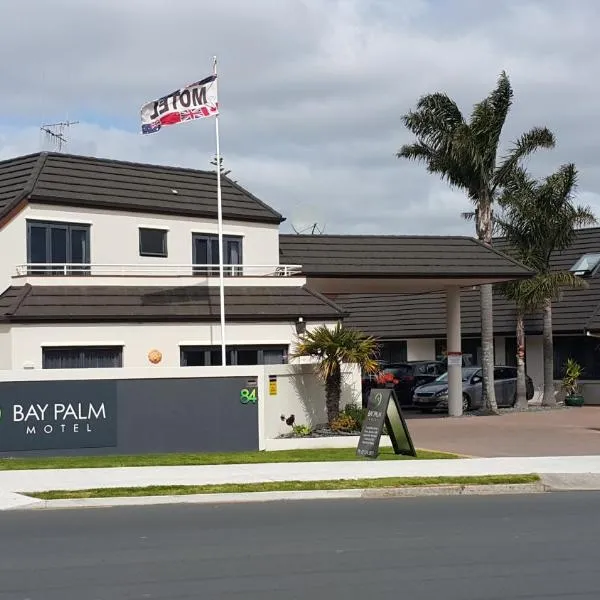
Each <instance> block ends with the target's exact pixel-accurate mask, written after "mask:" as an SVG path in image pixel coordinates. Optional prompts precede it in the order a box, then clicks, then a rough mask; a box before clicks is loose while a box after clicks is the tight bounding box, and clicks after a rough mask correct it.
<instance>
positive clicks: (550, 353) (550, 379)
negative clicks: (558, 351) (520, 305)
mask: <svg viewBox="0 0 600 600" xmlns="http://www.w3.org/2000/svg"><path fill="white" fill-rule="evenodd" d="M543 335H544V397H543V399H542V404H543V405H544V406H554V405H555V404H556V398H555V396H554V343H553V341H552V299H551V298H547V299H546V300H545V302H544V329H543Z"/></svg>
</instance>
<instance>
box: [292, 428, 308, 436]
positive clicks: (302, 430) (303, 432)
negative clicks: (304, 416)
mask: <svg viewBox="0 0 600 600" xmlns="http://www.w3.org/2000/svg"><path fill="white" fill-rule="evenodd" d="M292 431H293V432H294V433H295V434H296V435H302V436H304V435H309V434H310V431H311V430H310V427H309V426H308V425H294V426H293V427H292Z"/></svg>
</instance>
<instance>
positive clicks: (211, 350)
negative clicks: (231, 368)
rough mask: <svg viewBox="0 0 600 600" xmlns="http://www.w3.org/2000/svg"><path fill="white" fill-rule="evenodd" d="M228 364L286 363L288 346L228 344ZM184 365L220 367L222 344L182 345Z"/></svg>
mask: <svg viewBox="0 0 600 600" xmlns="http://www.w3.org/2000/svg"><path fill="white" fill-rule="evenodd" d="M226 351H227V364H228V365H284V364H286V363H287V362H288V347H287V346H279V345H272V346H270V345H269V346H228V347H227V350H226ZM180 364H181V366H182V367H220V366H221V347H220V346H181V347H180Z"/></svg>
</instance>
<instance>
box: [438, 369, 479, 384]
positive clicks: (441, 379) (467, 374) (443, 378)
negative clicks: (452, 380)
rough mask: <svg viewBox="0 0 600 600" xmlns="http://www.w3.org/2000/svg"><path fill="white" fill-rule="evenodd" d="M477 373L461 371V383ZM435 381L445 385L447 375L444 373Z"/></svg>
mask: <svg viewBox="0 0 600 600" xmlns="http://www.w3.org/2000/svg"><path fill="white" fill-rule="evenodd" d="M476 372H477V371H466V370H463V372H462V380H463V381H469V379H471V377H472V376H473V374H474V373H476ZM436 381H439V382H440V383H445V382H447V381H448V373H447V372H446V373H444V374H443V375H440V376H439V377H438V378H437V379H436Z"/></svg>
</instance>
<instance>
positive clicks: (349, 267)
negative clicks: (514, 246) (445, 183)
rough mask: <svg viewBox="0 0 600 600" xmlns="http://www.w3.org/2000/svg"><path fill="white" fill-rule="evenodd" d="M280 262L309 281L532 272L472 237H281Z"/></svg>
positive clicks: (511, 275)
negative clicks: (311, 278) (296, 267)
mask: <svg viewBox="0 0 600 600" xmlns="http://www.w3.org/2000/svg"><path fill="white" fill-rule="evenodd" d="M279 250H280V256H281V260H282V262H284V263H287V264H297V265H302V270H303V272H304V273H305V274H306V275H308V276H317V277H319V276H321V277H324V276H331V277H339V276H344V275H345V276H355V277H364V276H365V275H368V276H369V277H390V276H392V277H405V278H432V279H433V278H436V279H438V278H443V277H454V278H458V277H465V278H467V277H477V276H483V277H489V276H490V275H494V276H497V277H499V278H500V277H515V278H519V277H527V276H530V275H531V272H530V271H529V270H528V269H526V268H525V267H523V265H521V264H519V263H518V262H516V261H514V260H513V259H511V258H509V257H507V256H505V255H504V254H502V253H501V252H499V251H497V250H495V249H492V248H488V247H486V246H484V245H483V244H482V243H480V242H479V241H477V240H475V239H473V238H469V237H455V236H386V235H360V236H356V235H280V236H279Z"/></svg>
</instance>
